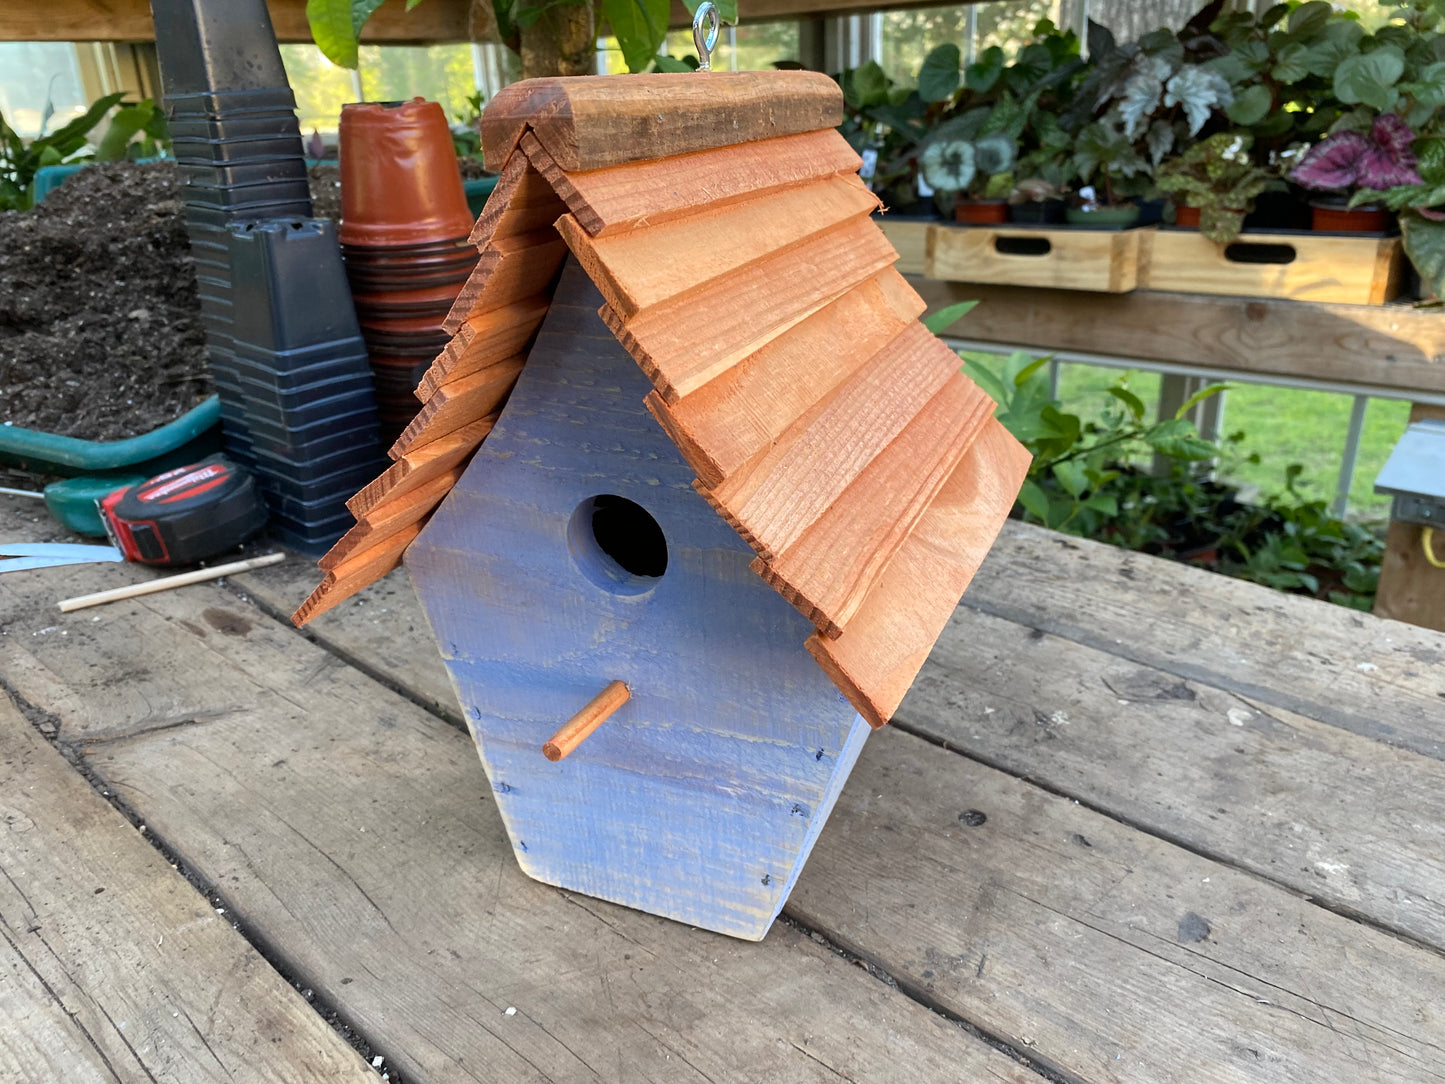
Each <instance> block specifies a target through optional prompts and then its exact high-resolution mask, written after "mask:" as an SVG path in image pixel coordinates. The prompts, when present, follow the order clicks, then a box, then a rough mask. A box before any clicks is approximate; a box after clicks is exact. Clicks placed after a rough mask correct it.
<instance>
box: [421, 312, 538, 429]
mask: <svg viewBox="0 0 1445 1084" xmlns="http://www.w3.org/2000/svg"><path fill="white" fill-rule="evenodd" d="M549 304H551V298H549V297H548V296H547V295H546V294H538V295H537V296H536V297H529V298H525V299H523V300H522V301H518V302H516V303H515V304H512V305H504V306H503V307H501V308H499V309H492V310H490V311H489V312H482V313H478V314H477V315H475V316H473V317H471V318H470V319H469V320H467V322H466V323H464V324H463V325H462V326H461V327H460V328H458V329H457V333H456V337H455V338H453V339H452V341H451V342H449V343H448V344H447V346H446V349H445V350H443V351H442V352H441V353H440V354H439V355H437V359H436V360H435V361H433V362H432V363H431V367H430V368H429V369H427V371H426V375H425V376H423V377H422V378H421V382H420V383H419V384H418V385H417V388H416V397H417V398H418V399H420V400H421V401H422V402H423V403H425V402H427V401H428V400H429V399H431V397H432V396H433V395H435V394H436V393H437V389H438V388H440V387H441V386H442V384H444V383H446V382H447V381H450V380H457V379H460V378H461V377H464V376H470V375H471V374H472V373H476V372H480V371H481V370H482V369H485V368H487V367H489V366H491V365H495V364H496V363H497V362H499V361H505V360H506V359H507V358H511V357H516V356H518V355H521V354H525V353H526V352H527V348H528V345H529V344H530V343H531V341H532V336H533V335H534V334H536V331H537V328H539V327H541V325H542V318H543V317H545V316H546V315H547V306H548V305H549Z"/></svg>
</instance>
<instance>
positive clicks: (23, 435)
mask: <svg viewBox="0 0 1445 1084" xmlns="http://www.w3.org/2000/svg"><path fill="white" fill-rule="evenodd" d="M220 447H221V400H220V399H218V398H217V397H216V396H214V395H213V396H211V397H210V398H209V399H207V400H206V401H205V402H203V403H202V404H201V405H200V406H198V407H196V408H194V409H193V410H191V411H189V412H187V413H185V414H182V415H181V416H180V417H179V418H177V419H176V420H175V421H173V422H168V423H167V424H165V425H163V426H161V427H160V428H159V429H153V430H151V431H150V432H149V433H142V434H141V435H140V436H138V437H131V438H129V439H128V440H107V441H101V440H80V439H79V438H77V437H62V436H59V435H58V434H55V433H42V432H40V431H39V430H37V429H22V428H20V427H19V426H18V425H0V466H5V467H15V468H17V469H19V470H24V471H30V472H31V473H33V474H49V475H59V476H61V477H63V478H74V477H76V476H78V475H82V474H86V475H97V474H121V473H124V474H142V475H145V476H146V477H149V476H150V475H152V474H159V473H160V472H161V471H163V470H167V469H169V468H170V467H179V466H183V465H185V464H186V463H190V462H193V461H194V460H197V459H203V458H205V457H206V456H208V455H210V454H211V453H212V452H216V451H219V450H220Z"/></svg>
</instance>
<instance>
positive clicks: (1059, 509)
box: [963, 353, 1384, 609]
mask: <svg viewBox="0 0 1445 1084" xmlns="http://www.w3.org/2000/svg"><path fill="white" fill-rule="evenodd" d="M963 358H964V371H965V372H966V373H967V374H968V375H969V376H970V377H972V378H973V380H974V381H975V382H976V383H977V384H978V385H979V386H980V387H981V388H982V389H983V390H984V391H986V392H988V393H989V394H990V395H991V396H993V397H994V399H995V400H996V401H997V402H998V404H999V407H998V412H997V417H998V419H999V421H1001V422H1002V423H1003V424H1004V426H1005V427H1006V428H1007V429H1008V430H1009V432H1011V433H1012V434H1013V435H1014V436H1015V437H1016V438H1018V439H1019V440H1020V441H1021V442H1022V443H1023V444H1024V445H1025V446H1026V447H1028V449H1029V451H1030V452H1032V453H1033V455H1034V461H1033V463H1032V465H1031V466H1030V468H1029V474H1028V478H1027V479H1026V480H1025V482H1024V485H1023V488H1022V490H1021V491H1020V493H1019V499H1018V504H1019V508H1018V510H1016V514H1019V515H1022V516H1023V518H1025V519H1028V520H1031V521H1033V522H1037V523H1041V524H1043V525H1045V526H1047V527H1051V528H1053V529H1055V530H1061V531H1066V532H1068V533H1070V534H1076V535H1081V536H1085V537H1090V538H1095V539H1098V540H1100V541H1104V542H1109V543H1111V544H1113V545H1117V546H1122V547H1124V548H1126V549H1136V550H1142V551H1144V552H1148V553H1154V554H1158V555H1160V556H1164V557H1170V558H1174V559H1177V560H1184V561H1190V562H1193V563H1199V564H1203V565H1205V566H1206V567H1209V568H1212V569H1214V570H1216V571H1219V572H1223V573H1225V574H1227V575H1231V576H1236V577H1239V578H1242V579H1248V580H1252V581H1254V582H1256V583H1260V584H1263V585H1265V586H1268V587H1273V588H1275V589H1277V590H1283V591H1292V592H1296V593H1300V594H1307V595H1313V596H1315V597H1319V598H1325V599H1328V600H1329V601H1331V602H1336V603H1339V604H1341V605H1345V606H1353V607H1357V608H1360V609H1369V608H1370V604H1371V602H1372V599H1373V595H1374V590H1375V585H1376V583H1377V581H1378V578H1379V567H1380V558H1381V555H1382V553H1383V549H1384V546H1383V543H1382V542H1381V540H1380V538H1379V537H1378V535H1377V534H1376V533H1375V532H1374V531H1373V530H1371V529H1370V528H1369V527H1366V526H1362V525H1359V524H1353V523H1347V522H1343V521H1341V520H1339V519H1336V518H1335V517H1333V516H1331V515H1330V514H1329V511H1328V509H1327V507H1326V505H1325V502H1324V501H1321V500H1318V499H1310V498H1308V497H1307V496H1305V495H1304V494H1303V493H1302V492H1301V491H1300V490H1299V488H1298V486H1299V480H1300V476H1301V472H1302V468H1301V467H1300V466H1299V465H1298V464H1293V465H1291V466H1290V467H1289V468H1288V469H1287V470H1286V472H1285V487H1284V490H1283V492H1282V493H1281V494H1280V495H1278V496H1275V497H1271V498H1268V499H1267V500H1266V501H1265V502H1264V503H1263V504H1260V505H1247V504H1243V503H1241V502H1240V501H1239V500H1238V497H1237V494H1236V493H1235V492H1234V490H1232V489H1231V488H1230V487H1228V486H1226V485H1223V484H1221V483H1218V482H1215V481H1212V480H1210V479H1209V478H1208V477H1206V476H1204V475H1203V474H1202V473H1201V470H1200V468H1201V466H1202V465H1203V464H1205V463H1206V462H1208V461H1211V460H1214V461H1220V460H1223V461H1226V462H1227V461H1228V460H1230V459H1231V457H1233V456H1236V455H1237V452H1235V449H1236V448H1237V447H1238V446H1239V445H1240V444H1241V443H1242V442H1243V441H1244V440H1245V436H1244V434H1243V433H1234V434H1231V435H1230V436H1229V437H1227V438H1226V439H1225V440H1224V441H1222V442H1219V443H1215V442H1212V441H1207V440H1204V439H1203V438H1201V437H1200V436H1199V434H1198V432H1197V431H1196V430H1195V428H1194V426H1193V425H1192V424H1191V423H1190V422H1189V421H1188V420H1187V418H1186V415H1187V414H1188V413H1189V412H1190V411H1191V410H1192V409H1193V408H1194V407H1195V406H1196V405H1197V404H1198V403H1199V402H1201V401H1202V400H1203V399H1206V398H1208V397H1209V396H1212V395H1216V394H1218V393H1219V392H1220V391H1222V390H1224V389H1223V385H1211V386H1209V387H1206V388H1204V389H1202V390H1201V391H1200V392H1199V393H1198V394H1197V395H1195V396H1194V397H1193V398H1191V399H1190V400H1189V401H1188V402H1186V403H1185V404H1184V405H1183V406H1181V407H1180V409H1179V411H1178V412H1177V413H1176V415H1175V416H1174V417H1172V418H1166V419H1163V420H1160V421H1156V422H1152V423H1151V422H1150V421H1149V418H1148V410H1147V408H1146V406H1145V404H1144V401H1143V400H1142V399H1141V398H1140V397H1139V396H1138V395H1136V394H1135V393H1134V392H1133V391H1132V390H1131V389H1130V387H1129V377H1127V376H1125V377H1123V378H1120V379H1118V380H1117V381H1115V382H1114V383H1113V384H1112V385H1110V386H1109V387H1108V388H1107V389H1106V391H1107V393H1108V396H1109V405H1108V406H1107V407H1105V409H1104V410H1103V411H1102V412H1101V414H1100V415H1099V416H1098V417H1096V418H1091V419H1083V418H1081V417H1080V416H1079V415H1077V414H1075V413H1072V412H1069V411H1065V410H1064V409H1063V407H1062V405H1061V404H1060V403H1059V402H1058V401H1057V400H1056V399H1054V398H1052V397H1051V396H1050V395H1049V390H1048V378H1047V376H1046V375H1045V372H1044V368H1043V367H1044V366H1045V365H1046V364H1047V362H1048V359H1047V358H1033V357H1031V356H1030V355H1028V354H1025V353H1017V354H1014V355H1012V356H1010V357H1008V358H1007V359H1003V360H1002V363H1001V364H999V359H997V358H993V357H989V356H984V355H971V354H967V353H965V354H964V355H963ZM1145 457H1162V458H1163V461H1164V462H1165V464H1166V469H1165V470H1164V472H1163V473H1161V474H1151V473H1146V472H1145V471H1144V470H1142V469H1140V467H1139V466H1137V465H1135V464H1136V463H1137V462H1138V461H1139V460H1140V459H1142V458H1145ZM1258 459H1259V457H1258V456H1257V455H1254V456H1251V457H1250V461H1251V462H1256V463H1257V462H1258Z"/></svg>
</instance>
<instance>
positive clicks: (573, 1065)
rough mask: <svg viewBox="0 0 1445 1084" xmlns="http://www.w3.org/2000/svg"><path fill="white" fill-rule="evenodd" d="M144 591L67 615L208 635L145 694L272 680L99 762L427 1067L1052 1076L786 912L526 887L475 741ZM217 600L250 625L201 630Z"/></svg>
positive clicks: (99, 753)
mask: <svg viewBox="0 0 1445 1084" xmlns="http://www.w3.org/2000/svg"><path fill="white" fill-rule="evenodd" d="M124 605H125V606H127V607H130V610H129V612H128V613H127V614H126V615H125V620H124V621H119V622H116V621H110V620H104V619H103V620H102V622H101V623H100V624H98V625H94V626H92V625H90V623H89V621H88V619H87V618H85V617H84V615H73V616H66V617H63V618H61V620H62V621H63V622H66V623H67V629H68V630H69V631H71V632H73V633H75V634H79V633H81V632H85V633H87V634H88V639H87V645H88V656H87V657H88V658H91V659H94V660H95V661H96V662H97V664H98V665H99V666H101V667H105V668H110V669H111V670H115V669H116V668H117V667H121V666H125V665H128V663H129V660H130V659H131V658H132V657H133V651H134V644H133V643H132V641H133V640H137V639H147V638H151V637H154V636H161V637H165V636H168V635H169V633H168V632H167V630H179V631H180V632H181V633H182V634H183V635H185V636H188V637H189V642H188V643H187V644H186V645H185V646H184V647H182V648H180V651H179V654H176V655H175V656H174V658H173V663H174V665H173V666H172V667H170V668H169V669H165V670H161V669H157V670H155V671H153V672H150V673H146V674H138V675H134V676H133V677H132V679H131V684H132V685H133V686H134V687H135V688H136V689H137V691H138V692H139V693H140V694H142V695H148V696H154V697H156V698H157V699H161V698H175V697H176V696H177V695H181V694H178V693H177V692H176V691H175V690H176V688H177V687H178V686H187V687H189V688H190V689H191V690H192V693H191V695H192V696H196V695H204V687H205V686H207V685H209V684H210V683H212V682H213V681H215V680H217V678H218V677H219V678H221V679H222V680H224V677H223V675H221V674H220V673H219V672H220V671H224V670H227V669H235V668H238V667H243V668H244V670H245V671H246V673H248V674H250V673H253V672H254V673H257V674H261V675H266V678H267V682H268V684H267V685H266V686H265V687H263V688H259V689H258V690H257V695H256V696H255V697H254V698H253V699H252V700H251V701H250V702H249V703H247V704H245V705H242V706H241V710H238V711H237V712H235V713H234V714H233V715H231V716H230V717H228V718H227V719H226V720H224V721H223V720H219V719H213V720H206V721H198V722H196V723H194V724H192V725H188V726H180V727H174V726H173V727H169V728H167V729H165V730H163V731H158V732H156V733H153V734H147V735H138V736H135V737H132V738H129V739H126V740H121V741H110V742H106V743H103V744H100V745H97V746H94V747H92V748H90V749H89V750H88V752H87V757H88V762H89V764H90V766H91V767H92V768H94V769H95V770H96V771H98V772H99V773H100V774H101V776H102V778H103V779H104V780H105V783H106V785H107V786H109V787H111V788H113V789H115V790H116V791H117V793H118V794H120V795H121V796H122V798H123V800H124V801H125V802H126V803H127V805H128V806H129V807H130V808H132V809H135V810H136V811H137V813H138V814H139V815H141V816H143V817H144V818H145V820H146V824H147V830H148V832H150V833H151V834H153V835H154V836H155V837H156V838H158V839H161V840H162V841H164V843H165V844H166V846H167V847H168V848H171V849H172V850H173V852H174V853H177V854H179V855H181V856H182V857H183V858H184V860H185V861H186V863H187V865H188V866H189V867H190V868H192V869H194V870H196V871H197V872H198V874H199V875H200V876H201V877H203V878H204V879H205V880H206V881H207V882H208V883H214V884H217V885H221V886H223V890H224V892H225V893H226V895H227V899H228V913H231V914H234V915H236V916H237V917H238V918H239V919H240V921H242V922H243V923H244V924H245V925H246V927H247V928H248V929H252V930H255V931H256V933H257V936H258V937H260V938H262V939H264V941H265V943H266V944H267V945H268V946H269V947H270V948H271V949H272V950H273V951H274V952H275V953H276V956H277V958H278V959H281V960H283V961H284V963H285V966H286V968H287V970H288V972H289V973H291V974H293V975H294V976H295V977H296V978H297V980H298V981H301V982H303V983H304V984H305V985H306V986H308V987H311V988H312V989H314V990H315V991H316V992H317V995H318V997H319V998H320V999H322V1000H324V1001H326V1002H327V1003H328V1004H332V1005H335V1006H337V1007H338V1008H339V1010H340V1011H341V1012H342V1014H343V1016H344V1018H345V1019H346V1020H347V1021H348V1023H350V1024H351V1025H352V1026H353V1027H355V1028H356V1029H357V1030H358V1032H360V1033H361V1034H363V1035H365V1036H366V1037H367V1039H368V1041H369V1042H370V1043H371V1044H372V1045H373V1046H374V1047H375V1048H377V1049H378V1050H380V1051H382V1052H384V1053H385V1055H386V1057H387V1062H388V1065H389V1067H391V1068H392V1069H393V1070H394V1071H399V1072H400V1073H402V1074H403V1075H404V1076H405V1078H406V1079H408V1080H434V1081H443V1080H445V1081H470V1080H480V1081H497V1080H529V1081H530V1080H537V1081H540V1080H548V1079H550V1080H574V1079H601V1080H609V1081H631V1080H687V1081H693V1080H697V1081H702V1080H705V1079H709V1078H710V1079H713V1080H729V1079H735V1078H747V1079H759V1080H787V1081H799V1082H808V1084H813V1082H816V1084H836V1081H837V1080H838V1079H840V1077H845V1078H849V1079H855V1080H881V1079H894V1078H895V1077H901V1078H907V1079H918V1080H942V1079H949V1078H951V1077H952V1076H954V1075H961V1076H962V1077H964V1078H967V1079H976V1080H991V1081H1000V1082H1010V1084H1030V1082H1036V1081H1037V1078H1036V1077H1035V1076H1034V1074H1033V1073H1032V1072H1030V1071H1029V1070H1027V1069H1026V1068H1024V1067H1023V1066H1021V1065H1020V1064H1018V1063H1017V1062H1016V1061H1015V1060H1013V1059H1011V1058H1010V1057H1008V1056H1007V1055H1005V1054H1003V1053H1000V1052H997V1051H995V1050H993V1049H991V1048H990V1047H988V1046H987V1045H986V1044H985V1043H984V1042H982V1041H981V1040H979V1039H978V1038H976V1037H975V1036H973V1035H971V1034H970V1033H968V1032H967V1031H965V1030H964V1029H962V1028H960V1027H958V1026H957V1025H955V1024H954V1023H952V1022H950V1021H948V1020H945V1019H943V1018H942V1017H940V1016H938V1015H936V1014H934V1013H931V1012H929V1011H928V1009H927V1008H925V1007H924V1006H921V1005H918V1004H917V1003H915V1002H913V1001H911V1000H910V999H908V998H907V997H906V996H904V995H903V994H901V993H900V992H899V991H898V990H896V989H894V988H892V987H890V986H889V985H888V984H886V983H884V982H880V981H878V980H877V979H876V978H874V977H872V976H871V975H869V974H868V973H867V972H865V971H864V970H862V969H860V968H858V967H856V966H854V965H853V964H851V963H850V962H849V961H847V960H845V959H843V958H841V957H839V956H837V955H836V954H834V953H833V952H831V951H830V950H829V949H828V948H827V947H826V946H824V945H818V944H815V943H813V942H812V941H811V940H810V939H809V938H808V936H807V935H806V933H802V932H799V931H797V930H794V929H792V928H790V927H788V926H786V925H782V926H779V927H778V928H777V929H775V930H774V932H773V933H772V935H770V936H769V938H768V939H767V940H766V941H765V942H763V943H761V944H747V943H743V942H738V941H733V940H730V939H728V938H724V937H718V936H713V935H708V934H704V933H699V932H698V931H696V930H690V929H688V928H686V927H684V926H681V925H678V924H675V923H671V922H667V921H665V920H661V919H656V918H652V917H649V916H647V915H643V914H640V913H637V912H632V911H629V910H627V909H625V908H620V907H614V906H611V905H608V904H605V903H601V902H599V901H597V900H593V899H589V898H587V897H584V896H579V895H575V894H570V893H563V892H559V891H557V890H555V889H552V888H548V887H546V886H544V885H541V884H538V883H536V882H534V881H531V880H529V879H528V878H526V877H525V876H524V875H523V874H522V873H521V871H520V870H519V869H518V867H517V864H516V862H515V860H514V859H513V857H512V850H511V845H510V843H509V842H508V840H507V838H506V835H505V833H504V831H503V829H502V825H501V821H500V819H499V817H498V816H497V813H496V810H495V806H494V805H493V803H492V800H491V797H490V795H489V794H488V791H487V787H486V781H485V779H484V777H483V775H482V773H481V771H480V770H479V769H478V766H477V762H476V758H475V754H474V753H473V752H472V749H471V742H470V740H469V739H468V738H467V737H466V736H465V735H464V734H463V733H460V732H458V731H457V730H455V729H453V728H451V727H448V726H446V725H445V724H443V723H441V722H440V721H438V720H436V719H434V718H432V717H431V716H429V715H427V714H426V713H425V712H423V711H422V710H421V709H419V708H417V707H416V706H415V705H414V704H412V703H409V702H408V701H406V700H404V699H403V698H402V697H400V696H398V695H396V694H395V693H392V692H390V691H388V690H387V689H385V688H383V687H381V686H379V685H377V684H376V683H375V682H373V681H371V680H369V679H367V678H365V677H363V676H361V675H360V674H359V673H357V672H356V671H355V670H353V669H351V668H349V667H346V666H343V665H338V664H337V661H336V660H335V659H334V658H333V657H332V656H330V655H328V654H327V653H325V652H324V651H323V650H321V649H320V648H318V647H316V646H315V645H313V644H310V643H307V642H306V641H305V639H304V638H302V637H300V636H298V635H297V634H295V633H294V632H291V631H289V630H287V629H285V628H283V627H282V626H280V625H278V624H276V623H274V622H270V621H268V620H266V619H265V618H264V615H262V614H261V613H260V612H259V611H257V610H255V609H254V608H253V607H251V606H250V605H248V604H246V603H244V602H242V601H241V600H239V599H238V598H237V597H236V596H235V595H234V594H233V593H230V592H228V591H226V590H225V589H224V588H220V587H215V586H213V585H203V586H198V587H197V588H195V589H194V593H192V594H191V595H190V597H189V598H188V599H187V598H182V597H180V596H177V595H155V596H152V597H150V598H149V599H146V600H144V605H142V604H141V603H126V604H124ZM198 608H211V609H217V610H224V611H225V612H227V613H231V614H233V615H235V617H236V618H238V619H242V620H247V621H249V622H250V627H249V628H248V630H247V631H246V633H245V635H230V634H222V633H219V632H217V631H216V630H215V629H212V628H208V627H202V626H199V625H195V622H193V621H191V620H190V618H191V617H192V616H194V615H195V613H196V612H197V609H198ZM351 612H352V613H359V612H360V611H355V610H353V611H351ZM31 616H32V615H31V613H30V612H29V611H26V612H25V613H24V614H23V617H24V619H25V620H26V621H28V620H30V618H31ZM35 616H37V617H38V616H39V615H35ZM46 616H48V615H46ZM182 622H189V623H190V624H192V625H193V626H195V628H194V631H193V630H191V629H187V628H186V627H185V625H183V624H182ZM27 638H28V637H27ZM213 641H219V643H215V642H213ZM3 643H4V642H3V640H0V646H3ZM27 646H29V647H33V648H34V649H35V650H37V651H40V652H42V653H43V654H45V656H46V660H45V661H46V662H47V664H49V665H60V663H61V660H63V659H70V660H71V661H72V662H73V661H74V659H75V653H74V651H73V650H72V647H73V644H72V643H67V642H66V641H63V640H60V639H47V638H43V637H41V638H36V639H35V640H34V641H32V643H31V644H30V645H27ZM176 646H179V645H176ZM425 646H426V647H427V648H428V650H432V649H433V648H432V645H431V644H426V645H425ZM6 672H7V677H8V676H9V675H10V671H8V670H7V671H6ZM22 681H23V682H24V687H23V688H22V689H21V692H22V693H23V694H24V695H26V696H27V697H31V696H34V697H35V698H36V701H37V702H38V703H40V704H41V705H42V706H44V707H46V708H50V707H52V706H60V705H59V703H58V701H56V700H55V699H54V698H53V697H52V696H51V695H50V690H48V689H47V688H46V687H44V686H43V685H38V686H37V685H32V684H31V683H30V682H28V681H27V680H24V676H23V675H22ZM538 759H539V762H542V761H541V758H540V755H539V758H538ZM542 763H545V762H542ZM238 797H239V799H240V800H238ZM418 885H425V886H426V891H424V892H418V891H417V886H418ZM166 943H167V945H169V943H170V938H169V935H168V936H167V939H166ZM700 977H701V978H702V979H703V980H704V981H699V978H700ZM659 1006H663V1007H664V1009H663V1010H662V1011H659V1008H658V1007H659ZM508 1007H512V1008H515V1009H516V1012H515V1014H512V1015H509V1014H507V1013H506V1009H507V1008H508ZM196 1079H209V1077H206V1076H198V1077H197V1078H196ZM291 1079H292V1080H299V1079H312V1078H310V1077H302V1076H299V1075H298V1076H295V1077H292V1078H291Z"/></svg>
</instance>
